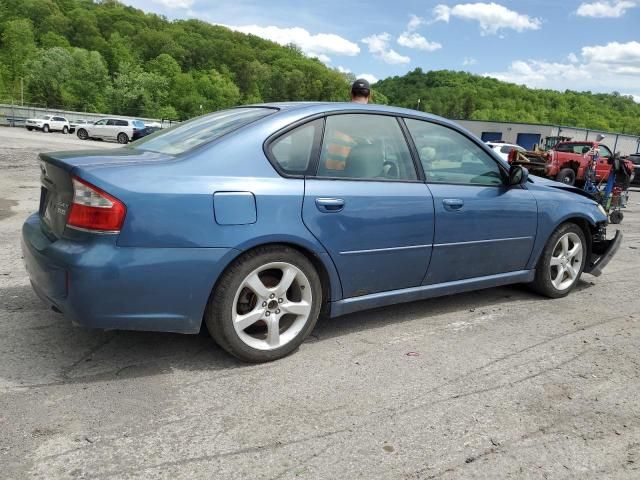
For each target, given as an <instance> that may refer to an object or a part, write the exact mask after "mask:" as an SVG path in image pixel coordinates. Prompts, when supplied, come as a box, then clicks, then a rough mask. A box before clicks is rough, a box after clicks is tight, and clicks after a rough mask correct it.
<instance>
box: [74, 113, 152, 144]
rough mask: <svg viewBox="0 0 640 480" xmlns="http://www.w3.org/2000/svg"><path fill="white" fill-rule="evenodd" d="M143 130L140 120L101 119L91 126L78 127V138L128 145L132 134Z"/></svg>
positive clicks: (142, 123)
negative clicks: (113, 141)
mask: <svg viewBox="0 0 640 480" xmlns="http://www.w3.org/2000/svg"><path fill="white" fill-rule="evenodd" d="M142 129H144V122H142V121H141V120H128V119H124V118H102V119H100V120H98V121H97V122H95V123H93V124H91V125H81V126H78V138H79V139H80V140H86V139H87V138H99V139H101V140H117V141H118V143H129V141H130V140H131V139H132V138H133V132H137V131H138V130H142Z"/></svg>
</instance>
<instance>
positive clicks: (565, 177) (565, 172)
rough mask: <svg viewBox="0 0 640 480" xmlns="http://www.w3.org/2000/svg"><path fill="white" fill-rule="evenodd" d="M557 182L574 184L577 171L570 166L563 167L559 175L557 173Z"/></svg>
mask: <svg viewBox="0 0 640 480" xmlns="http://www.w3.org/2000/svg"><path fill="white" fill-rule="evenodd" d="M556 182H560V183H564V184H565V185H571V186H573V185H575V183H576V172H574V171H573V170H572V169H570V168H563V169H562V170H560V171H559V172H558V175H556Z"/></svg>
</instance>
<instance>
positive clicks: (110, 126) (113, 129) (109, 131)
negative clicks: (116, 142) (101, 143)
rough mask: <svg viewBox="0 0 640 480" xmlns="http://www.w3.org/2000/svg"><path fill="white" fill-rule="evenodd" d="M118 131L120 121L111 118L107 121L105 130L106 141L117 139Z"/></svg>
mask: <svg viewBox="0 0 640 480" xmlns="http://www.w3.org/2000/svg"><path fill="white" fill-rule="evenodd" d="M117 131H118V121H117V120H115V119H113V118H110V119H109V120H107V126H106V127H105V128H104V138H105V139H109V140H113V139H114V138H116V135H117V134H118V133H117Z"/></svg>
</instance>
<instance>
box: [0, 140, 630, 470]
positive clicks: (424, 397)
mask: <svg viewBox="0 0 640 480" xmlns="http://www.w3.org/2000/svg"><path fill="white" fill-rule="evenodd" d="M89 146H90V147H91V148H95V147H104V148H120V146H119V145H117V144H110V143H100V144H98V143H96V142H83V141H80V140H78V139H77V138H75V137H74V136H72V135H62V134H58V133H50V134H43V133H40V132H27V131H26V130H23V129H17V128H15V129H12V128H0V245H2V248H1V249H0V466H1V470H0V477H2V478H7V479H32V478H36V479H58V478H60V479H78V478H99V479H108V478H114V479H121V478H127V479H128V478H141V479H142V478H144V479H147V478H159V479H165V478H166V479H263V478H264V479H383V478H384V479H387V478H389V479H431V478H443V479H453V478H490V479H502V478H505V479H506V478H513V479H521V478H536V479H537V478H550V479H584V478H593V479H602V478H617V479H618V478H620V479H638V478H640V401H639V400H638V399H640V381H639V379H640V349H639V346H640V323H639V321H640V294H639V292H640V281H639V277H640V193H638V192H634V193H633V194H632V196H631V201H630V204H629V208H628V209H627V210H626V212H625V216H626V217H625V220H624V222H623V224H622V225H621V226H619V228H621V229H622V230H623V231H624V234H625V238H624V243H623V245H622V247H621V249H620V251H619V253H618V255H617V256H616V257H615V258H614V260H613V261H612V262H611V263H610V264H609V266H608V267H607V269H606V270H605V273H604V275H603V276H601V277H598V278H595V277H592V276H589V275H584V277H583V280H582V281H581V282H580V284H579V285H578V288H577V289H576V290H575V291H574V292H573V293H572V294H571V295H570V296H569V297H567V298H564V299H558V300H549V299H545V298H541V297H539V296H537V295H535V294H533V293H531V292H530V291H529V290H527V288H526V287H523V286H513V287H504V288H494V289H490V290H484V291H479V292H474V293H468V294H462V295H454V296H450V297H445V298H440V299H434V300H428V301H421V302H416V303H410V304H405V305H398V306H393V307H388V308H383V309H378V310H374V311H368V312H362V313H358V314H353V315H348V316H345V317H341V318H336V319H321V320H320V321H319V323H318V326H317V327H316V329H315V331H314V332H313V335H312V336H311V338H309V339H308V341H307V342H306V343H304V344H303V345H302V347H301V348H300V349H299V351H298V352H296V353H295V354H293V355H291V356H289V357H287V358H285V359H283V360H280V361H277V362H273V363H269V364H262V365H246V364H242V363H240V362H239V361H237V360H235V359H233V358H231V357H230V356H229V355H227V354H226V353H225V352H223V351H222V350H221V349H220V348H218V347H217V346H216V345H215V344H214V343H213V341H212V340H211V339H210V338H209V337H208V336H206V335H193V336H184V335H177V334H160V333H145V332H123V331H109V332H105V331H92V330H85V329H82V328H79V327H74V326H72V325H71V324H70V323H69V322H68V321H66V320H65V319H64V318H63V317H62V316H60V315H59V314H56V313H54V312H52V311H51V310H48V309H46V308H45V307H44V305H43V304H42V303H41V302H40V301H39V299H38V298H37V297H36V295H35V294H34V293H33V291H32V290H31V288H30V286H29V281H28V277H27V275H26V272H25V270H24V267H23V265H22V260H21V253H20V227H21V224H22V222H23V221H24V219H25V218H26V217H27V216H28V215H29V214H30V213H31V212H34V211H36V210H37V206H38V196H39V188H40V187H39V170H38V162H37V157H36V155H37V153H38V152H41V151H50V150H65V149H77V148H88V147H89ZM505 253H506V252H505Z"/></svg>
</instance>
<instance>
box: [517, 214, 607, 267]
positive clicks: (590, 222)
mask: <svg viewBox="0 0 640 480" xmlns="http://www.w3.org/2000/svg"><path fill="white" fill-rule="evenodd" d="M565 223H574V224H576V225H577V226H578V227H580V229H581V230H582V233H583V234H584V237H585V241H586V244H587V245H586V247H587V258H590V256H591V248H592V241H593V235H594V234H595V233H596V232H597V230H598V222H597V221H596V219H595V218H592V217H591V216H589V215H587V214H583V213H577V212H572V213H568V214H566V215H564V216H562V217H560V218H558V219H557V220H556V221H554V222H553V224H552V225H551V227H550V228H548V229H545V230H546V231H545V234H544V237H543V238H541V239H540V241H539V242H536V246H535V251H534V253H533V254H532V255H531V258H530V259H529V263H528V265H527V268H530V269H531V268H536V265H538V261H539V260H540V255H541V254H542V251H543V249H544V247H545V245H546V244H547V242H548V241H549V238H550V237H551V235H552V234H553V232H555V231H556V230H557V229H558V228H559V227H560V226H561V225H564V224H565Z"/></svg>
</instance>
